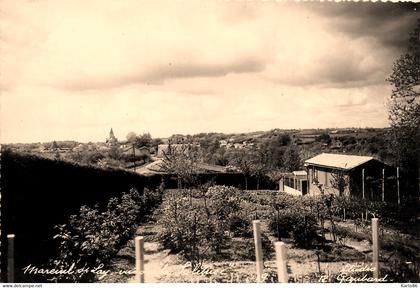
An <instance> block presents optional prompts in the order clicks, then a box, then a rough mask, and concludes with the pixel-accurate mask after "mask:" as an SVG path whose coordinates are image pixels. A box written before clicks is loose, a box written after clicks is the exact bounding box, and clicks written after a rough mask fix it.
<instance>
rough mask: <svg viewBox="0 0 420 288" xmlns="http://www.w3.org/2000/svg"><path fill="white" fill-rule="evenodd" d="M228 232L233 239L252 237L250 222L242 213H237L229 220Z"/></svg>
mask: <svg viewBox="0 0 420 288" xmlns="http://www.w3.org/2000/svg"><path fill="white" fill-rule="evenodd" d="M229 231H231V232H232V234H233V236H235V237H246V238H248V237H252V226H251V220H250V219H248V217H246V216H245V215H244V214H243V213H238V214H235V215H233V216H232V217H231V218H230V222H229Z"/></svg>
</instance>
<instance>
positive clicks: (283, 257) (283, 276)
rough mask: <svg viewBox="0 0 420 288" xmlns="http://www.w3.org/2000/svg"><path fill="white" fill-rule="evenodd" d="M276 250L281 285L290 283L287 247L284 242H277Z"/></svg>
mask: <svg viewBox="0 0 420 288" xmlns="http://www.w3.org/2000/svg"><path fill="white" fill-rule="evenodd" d="M274 247H275V250H276V265H277V275H278V280H279V283H288V282H289V276H288V274H287V253H286V245H284V243H283V242H280V241H278V242H276V243H275V244H274Z"/></svg>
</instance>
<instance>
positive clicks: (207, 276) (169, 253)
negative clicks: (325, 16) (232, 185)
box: [101, 190, 420, 283]
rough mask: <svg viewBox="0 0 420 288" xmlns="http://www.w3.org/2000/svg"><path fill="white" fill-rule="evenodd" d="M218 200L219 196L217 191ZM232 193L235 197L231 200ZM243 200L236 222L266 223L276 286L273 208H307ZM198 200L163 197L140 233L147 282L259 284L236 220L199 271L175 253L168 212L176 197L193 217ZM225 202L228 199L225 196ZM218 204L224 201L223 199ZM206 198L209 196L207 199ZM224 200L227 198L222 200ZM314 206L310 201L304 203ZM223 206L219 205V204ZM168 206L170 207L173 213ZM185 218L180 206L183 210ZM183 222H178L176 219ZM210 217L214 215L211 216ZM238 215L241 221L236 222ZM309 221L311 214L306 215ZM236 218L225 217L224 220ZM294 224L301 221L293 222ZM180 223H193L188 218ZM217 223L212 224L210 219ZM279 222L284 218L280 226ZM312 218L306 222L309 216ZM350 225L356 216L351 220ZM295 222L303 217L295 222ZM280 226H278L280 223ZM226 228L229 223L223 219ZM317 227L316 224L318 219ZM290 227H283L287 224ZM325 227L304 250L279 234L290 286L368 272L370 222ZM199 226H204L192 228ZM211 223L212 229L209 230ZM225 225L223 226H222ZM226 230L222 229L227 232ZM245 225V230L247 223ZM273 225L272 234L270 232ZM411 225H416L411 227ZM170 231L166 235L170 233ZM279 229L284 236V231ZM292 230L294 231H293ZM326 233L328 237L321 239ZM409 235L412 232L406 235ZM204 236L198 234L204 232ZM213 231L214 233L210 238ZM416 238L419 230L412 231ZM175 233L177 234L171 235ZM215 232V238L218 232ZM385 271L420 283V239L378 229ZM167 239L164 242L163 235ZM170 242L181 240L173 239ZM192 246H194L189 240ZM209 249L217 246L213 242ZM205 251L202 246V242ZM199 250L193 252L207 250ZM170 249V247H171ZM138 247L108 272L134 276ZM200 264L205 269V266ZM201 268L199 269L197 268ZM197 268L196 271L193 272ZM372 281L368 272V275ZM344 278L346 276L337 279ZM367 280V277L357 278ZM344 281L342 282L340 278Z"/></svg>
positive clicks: (246, 196)
mask: <svg viewBox="0 0 420 288" xmlns="http://www.w3.org/2000/svg"><path fill="white" fill-rule="evenodd" d="M217 192H218V191H217ZM231 192H232V193H234V191H233V190H231V191H229V193H231ZM237 192H239V193H242V195H241V198H240V200H239V205H240V207H239V209H238V211H236V212H239V214H237V213H236V212H235V211H233V212H232V213H233V214H235V217H243V218H241V220H242V221H244V222H246V221H247V222H248V223H251V221H252V220H254V219H259V220H261V222H262V242H263V253H264V274H263V279H264V282H277V272H276V271H277V270H276V266H275V253H274V249H273V247H274V242H275V241H278V238H279V235H278V230H277V229H273V228H272V224H271V223H272V222H273V219H274V220H275V219H276V217H277V216H276V210H275V208H274V207H275V204H274V203H277V205H278V204H279V201H280V204H282V203H281V202H282V201H283V204H285V205H286V203H285V202H289V204H287V205H289V206H288V207H283V208H282V209H293V207H290V205H292V206H293V205H298V206H297V207H298V208H301V207H302V206H299V204H296V203H297V202H302V199H300V198H298V199H291V198H290V197H288V196H287V195H281V194H278V193H277V192H276V191H237ZM192 194H193V195H197V194H200V193H199V191H195V192H192V191H190V190H185V191H176V190H170V191H165V197H164V200H163V203H162V204H161V207H160V209H158V210H157V211H156V212H155V213H154V215H152V216H151V217H150V218H149V219H148V222H147V223H145V224H144V225H141V226H140V227H138V229H137V231H136V235H141V236H144V237H145V281H146V282H148V283H150V282H194V283H197V282H200V283H213V282H217V283H246V282H255V281H256V274H255V262H254V261H255V256H254V255H255V252H254V242H253V236H252V230H251V227H250V225H239V222H238V221H237V218H235V217H233V218H234V219H235V221H236V222H235V223H236V226H235V225H233V226H232V225H230V224H227V226H225V227H227V230H226V231H223V235H222V236H220V237H222V238H220V240H221V241H223V242H222V243H223V245H222V247H219V248H220V249H219V250H217V249H212V247H207V248H209V249H204V248H205V247H204V246H205V245H204V246H203V247H200V249H202V250H200V251H198V250H197V252H200V253H202V254H201V255H200V256H199V259H193V260H194V261H196V265H195V267H191V261H188V260H189V259H188V258H190V260H191V259H192V258H191V255H189V254H188V253H186V252H188V249H186V250H185V249H184V250H182V249H180V248H179V247H178V248H177V249H175V248H174V247H173V246H172V247H171V245H169V244H168V243H167V242H168V241H167V238H165V233H162V232H163V231H165V229H167V227H168V226H167V225H169V222H168V219H165V217H167V216H168V215H167V214H166V215H165V214H162V213H167V212H168V210H167V208H168V207H171V206H170V205H171V204H173V201H174V199H175V198H174V196H177V198H176V199H178V200H176V201H184V202H187V205H186V207H189V208H188V210H189V211H191V210H194V209H195V208H193V207H196V205H197V203H199V202H200V201H202V200H203V197H198V196H188V195H192ZM222 194H223V193H222ZM219 196H220V195H219ZM206 197H209V196H208V195H207V196H204V198H206ZM222 197H223V195H222ZM211 201H212V200H211V197H209V198H207V199H206V205H208V207H212V205H211V204H210V203H209V202H211ZM305 201H309V200H305ZM217 204H220V203H217ZM168 205H169V206H168ZM178 208H179V209H180V210H179V211H178V212H179V213H181V212H180V211H184V210H182V206H179V207H178ZM209 209H212V208H209ZM179 215H180V214H179ZM209 215H213V214H212V213H210V214H209ZM238 215H240V216H238ZM308 215H309V214H308ZM231 216H232V215H227V218H229V217H231ZM292 216H293V217H295V216H296V215H292ZM179 217H180V218H182V220H183V221H184V220H185V221H186V222H188V219H186V217H184V218H183V217H182V216H179ZM211 217H212V216H210V217H209V219H210V218H211ZM281 217H282V216H280V218H281ZM308 217H309V216H308ZM348 217H351V216H348ZM297 218H298V217H297ZM277 219H278V218H277ZM224 220H226V219H224ZM317 220H318V219H317ZM285 221H286V220H285ZM291 221H292V222H291V223H287V221H286V222H284V221H283V222H282V223H285V224H288V225H289V224H290V225H292V226H293V225H295V226H299V223H296V222H293V220H291ZM323 221H325V223H324V229H320V228H321V223H320V222H319V221H317V223H316V224H315V225H316V227H317V228H316V235H313V237H312V238H310V237H306V238H304V241H307V243H300V240H302V239H300V238H302V237H301V236H302V235H303V234H305V233H307V232H308V231H305V228H304V229H303V230H299V231H300V233H303V234H301V235H300V236H299V235H296V234H297V233H296V232H291V233H290V234H289V235H283V234H284V233H280V234H281V237H280V238H281V241H283V242H284V243H285V244H286V247H287V258H288V260H287V269H288V275H289V282H319V281H320V277H321V276H324V281H327V282H340V281H344V280H343V276H342V275H343V274H342V273H341V272H342V271H343V269H347V268H349V267H350V266H349V265H354V267H362V266H363V267H370V265H371V257H372V244H371V232H370V231H371V227H370V220H369V219H368V220H367V221H365V220H364V221H360V219H357V218H355V219H348V218H347V219H346V220H344V219H343V217H340V216H339V215H334V216H333V219H332V221H331V220H330V219H328V220H327V218H325V219H324V220H323ZM194 223H195V224H197V223H198V225H200V224H199V223H201V222H200V220H198V221H197V222H194ZM203 223H204V222H203ZM206 223H208V222H206ZM223 223H224V222H223ZM223 223H222V222H220V223H219V222H218V223H216V226H217V225H224V224H223ZM245 224H246V223H245ZM270 225H271V227H270ZM413 225H414V224H413ZM165 227H166V228H165ZM183 228H184V229H183V233H186V234H188V233H189V232H191V231H192V230H191V231H190V230H188V228H187V227H183ZM278 229H280V230H281V229H282V228H281V227H279V228H278ZM292 229H293V227H292ZM321 230H323V231H321ZM404 230H405V231H409V230H410V229H404ZM194 231H195V232H198V233H203V234H204V233H205V232H203V231H204V230H203V231H202V230H197V231H196V230H194ZM200 231H201V232H200ZM212 231H213V230H212ZM413 231H416V229H413ZM171 232H174V231H171ZM213 232H214V231H213ZM379 235H380V243H381V244H380V245H381V250H380V267H381V273H380V276H381V277H385V281H386V282H411V281H414V282H418V280H419V278H418V277H419V258H418V254H419V253H418V252H419V249H420V247H419V243H420V242H419V241H418V240H419V239H418V236H419V235H418V234H417V235H415V234H410V233H407V232H404V233H403V232H402V230H399V229H396V228H395V227H392V226H391V225H383V224H382V223H381V224H380V233H379ZM166 236H167V235H166ZM171 237H176V233H175V234H171ZM189 239H190V240H191V239H192V240H191V241H192V242H194V241H195V238H189ZM209 241H212V240H209ZM203 243H204V242H203ZM203 243H202V242H197V243H196V244H203ZM172 244H173V243H172ZM134 255H135V254H134V241H132V240H130V241H129V242H128V243H127V245H126V246H125V247H124V248H123V249H121V250H120V251H119V253H118V254H117V256H116V257H115V258H114V259H112V261H111V264H110V269H111V271H115V272H116V271H119V270H130V269H133V264H134ZM200 261H202V263H201V262H200ZM197 264H199V265H197ZM193 266H194V265H193ZM117 274H118V273H114V274H113V276H110V277H107V278H104V279H102V280H101V281H102V282H133V281H134V278H133V275H117ZM365 274H367V275H368V276H369V277H371V272H365ZM340 275H341V276H340ZM355 275H359V276H362V275H363V273H359V274H357V273H356V274H355ZM340 277H341V278H340Z"/></svg>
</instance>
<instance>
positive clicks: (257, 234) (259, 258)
mask: <svg viewBox="0 0 420 288" xmlns="http://www.w3.org/2000/svg"><path fill="white" fill-rule="evenodd" d="M252 226H253V230H254V243H255V261H256V265H257V282H261V281H262V274H263V269H264V263H263V252H262V243H261V222H260V221H259V220H254V221H252Z"/></svg>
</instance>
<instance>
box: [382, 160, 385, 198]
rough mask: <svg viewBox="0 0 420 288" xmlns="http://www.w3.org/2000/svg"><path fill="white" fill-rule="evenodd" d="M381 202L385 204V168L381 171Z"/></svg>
mask: <svg viewBox="0 0 420 288" xmlns="http://www.w3.org/2000/svg"><path fill="white" fill-rule="evenodd" d="M382 202H385V168H384V169H382Z"/></svg>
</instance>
